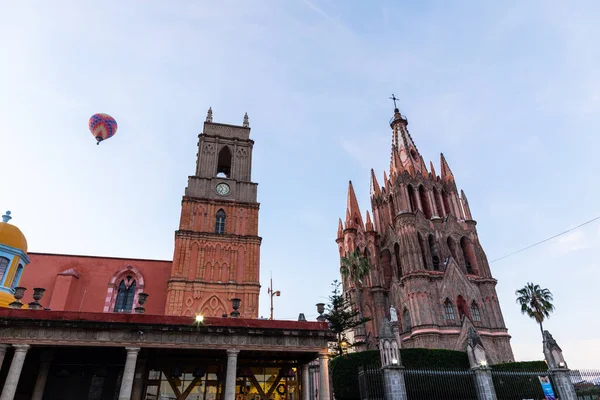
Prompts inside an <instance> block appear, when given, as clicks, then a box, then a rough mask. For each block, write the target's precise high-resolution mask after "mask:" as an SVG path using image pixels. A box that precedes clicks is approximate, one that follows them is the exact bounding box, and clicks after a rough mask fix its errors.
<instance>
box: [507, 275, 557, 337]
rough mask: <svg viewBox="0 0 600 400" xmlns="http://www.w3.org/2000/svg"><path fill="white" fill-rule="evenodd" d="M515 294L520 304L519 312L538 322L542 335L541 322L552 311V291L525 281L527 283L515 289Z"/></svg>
mask: <svg viewBox="0 0 600 400" xmlns="http://www.w3.org/2000/svg"><path fill="white" fill-rule="evenodd" d="M515 294H516V295H517V296H518V297H517V303H519V304H520V305H521V314H527V315H528V316H529V317H530V318H533V319H535V321H536V322H537V323H538V324H540V331H541V332H542V337H543V336H544V327H543V325H542V322H544V320H545V319H547V318H550V313H551V312H552V311H554V305H552V301H553V300H554V298H553V297H552V293H551V292H550V290H548V289H542V288H541V287H540V285H534V284H533V283H530V282H527V285H525V286H524V287H523V288H522V289H519V290H517V291H516V292H515Z"/></svg>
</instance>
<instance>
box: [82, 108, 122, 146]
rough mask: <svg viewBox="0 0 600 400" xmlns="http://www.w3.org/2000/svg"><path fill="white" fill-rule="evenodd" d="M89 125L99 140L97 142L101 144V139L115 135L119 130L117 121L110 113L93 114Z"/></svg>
mask: <svg viewBox="0 0 600 400" xmlns="http://www.w3.org/2000/svg"><path fill="white" fill-rule="evenodd" d="M88 125H89V128H90V132H92V135H94V137H95V138H96V140H97V141H98V143H96V144H100V142H101V141H103V140H106V139H109V138H111V137H113V136H114V134H115V133H116V132H117V121H115V119H114V118H113V117H111V116H110V115H108V114H102V113H99V114H94V115H92V117H91V118H90V122H89V124H88Z"/></svg>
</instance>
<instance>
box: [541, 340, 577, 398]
mask: <svg viewBox="0 0 600 400" xmlns="http://www.w3.org/2000/svg"><path fill="white" fill-rule="evenodd" d="M544 357H545V358H546V364H548V371H549V372H550V373H551V374H552V375H553V376H554V385H555V386H556V388H555V389H556V391H557V392H558V398H559V399H561V400H577V394H576V393H575V387H574V386H573V383H572V382H571V379H570V378H569V367H567V363H566V362H565V359H564V357H563V354H562V349H561V348H560V347H559V346H558V344H557V343H556V340H554V338H553V337H552V335H551V334H550V332H548V331H544Z"/></svg>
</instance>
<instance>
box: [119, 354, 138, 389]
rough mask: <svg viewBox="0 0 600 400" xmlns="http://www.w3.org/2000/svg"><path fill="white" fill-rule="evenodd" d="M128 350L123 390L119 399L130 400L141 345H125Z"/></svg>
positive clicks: (122, 381)
mask: <svg viewBox="0 0 600 400" xmlns="http://www.w3.org/2000/svg"><path fill="white" fill-rule="evenodd" d="M125 350H127V359H126V360H125V368H124V370H123V379H122V380H121V390H120V391H119V400H130V399H131V389H132V388H133V378H134V377H135V364H136V362H137V356H138V352H139V351H140V348H139V347H125Z"/></svg>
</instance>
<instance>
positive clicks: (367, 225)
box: [365, 210, 375, 232]
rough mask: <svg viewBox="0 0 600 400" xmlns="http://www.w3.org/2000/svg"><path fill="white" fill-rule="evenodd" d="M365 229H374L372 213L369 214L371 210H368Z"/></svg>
mask: <svg viewBox="0 0 600 400" xmlns="http://www.w3.org/2000/svg"><path fill="white" fill-rule="evenodd" d="M365 229H366V230H367V232H371V231H374V230H375V229H374V227H373V222H371V214H369V210H367V222H366V223H365Z"/></svg>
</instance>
